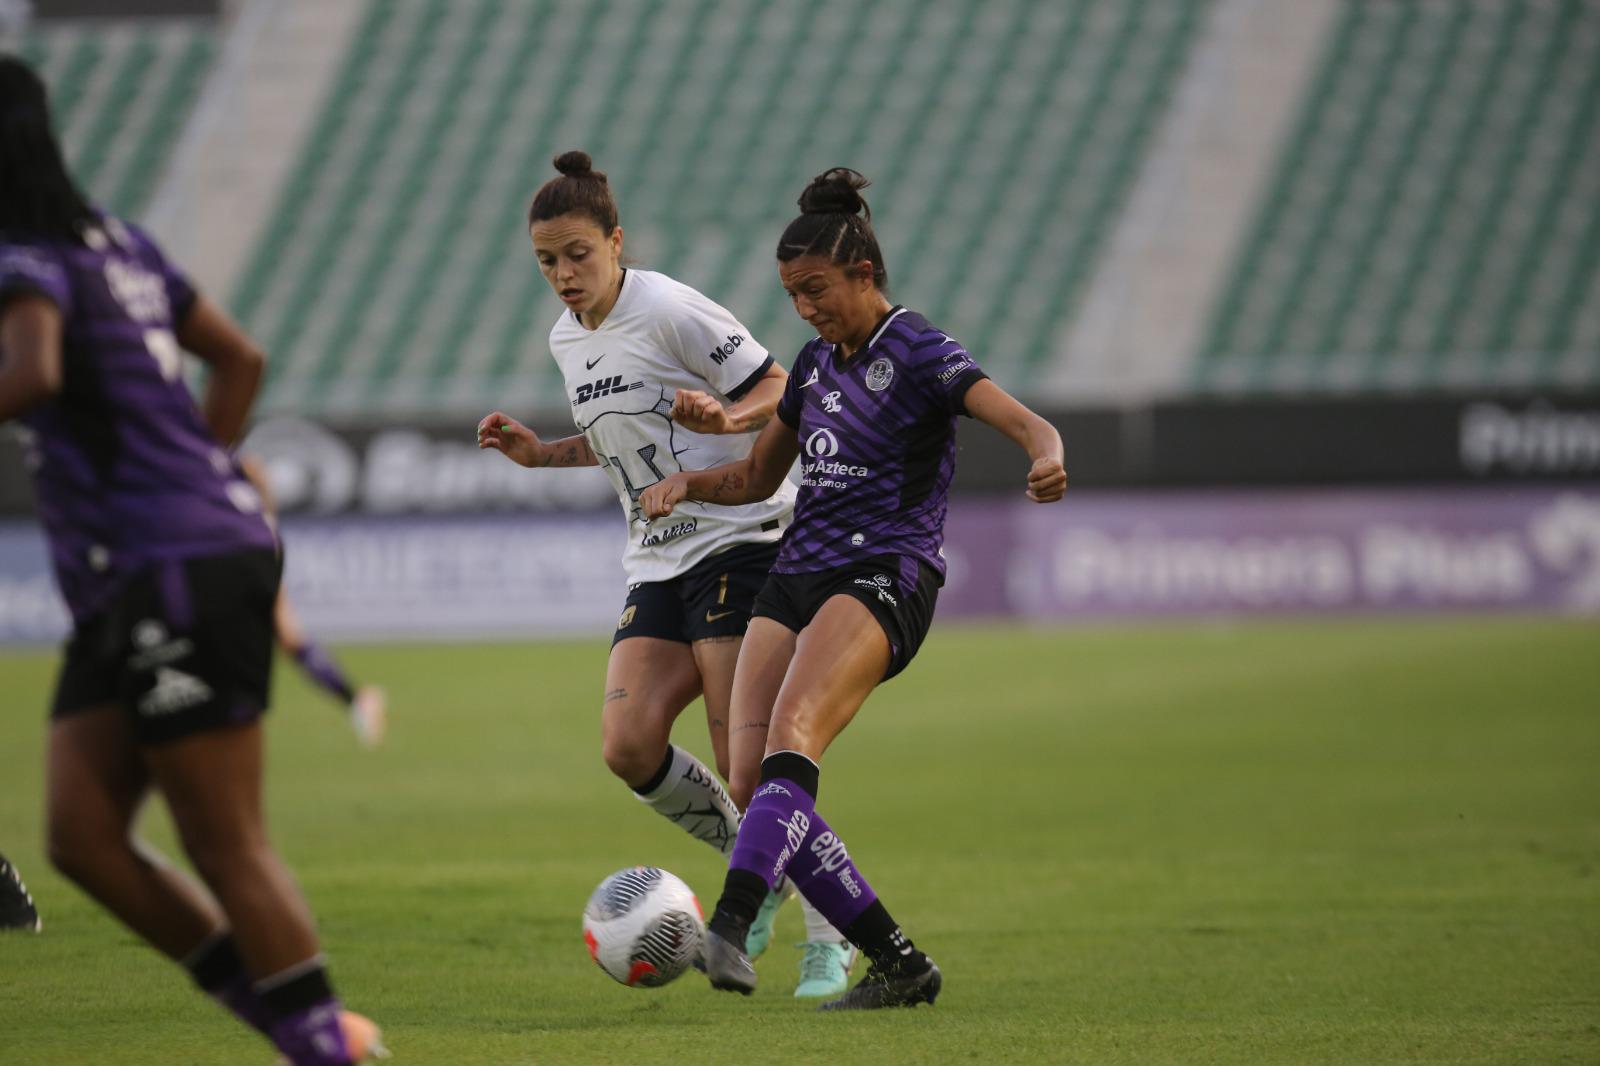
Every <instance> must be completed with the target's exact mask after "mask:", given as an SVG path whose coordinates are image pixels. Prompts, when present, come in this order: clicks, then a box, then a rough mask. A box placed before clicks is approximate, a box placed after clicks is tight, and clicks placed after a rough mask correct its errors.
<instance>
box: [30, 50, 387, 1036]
mask: <svg viewBox="0 0 1600 1066" xmlns="http://www.w3.org/2000/svg"><path fill="white" fill-rule="evenodd" d="M183 350H187V351H191V352H193V353H195V354H196V355H198V356H200V357H201V358H202V359H204V360H205V361H206V362H207V363H209V364H210V369H211V378H210V384H209V386H208V389H207V392H206V395H205V398H204V402H203V404H202V405H201V406H200V407H198V408H197V407H196V405H195V402H194V399H193V397H192V396H191V395H190V394H189V391H188V388H187V386H186V385H185V384H184V382H183V377H182V373H181V371H182V366H181V352H182V351H183ZM262 363H263V357H262V355H261V353H260V351H259V350H258V349H257V348H256V347H255V346H254V345H253V344H251V342H250V341H249V339H248V338H247V337H245V336H244V334H243V333H241V332H240V331H239V329H238V327H237V326H235V325H234V324H233V323H232V322H231V321H230V320H229V319H228V317H227V316H226V315H225V314H224V313H223V312H222V311H221V310H220V309H219V308H218V307H217V306H216V305H215V304H213V303H212V302H210V301H209V300H207V299H206V298H205V297H204V296H202V295H200V294H198V293H196V292H195V290H194V289H193V288H192V287H191V286H190V284H189V283H188V281H187V280H186V279H185V278H184V276H183V275H182V274H181V273H179V272H178V270H177V269H175V268H174V267H173V266H172V265H171V264H170V263H168V262H167V260H166V259H165V257H164V256H163V255H162V254H161V252H160V250H159V249H158V248H157V247H156V246H155V244H154V243H153V242H152V241H151V240H150V238H149V237H147V236H145V235H144V234H143V233H141V232H140V231H138V230H137V229H135V228H134V227H132V226H130V225H127V224H126V223H124V222H122V221H120V220H118V219H116V218H112V217H110V216H108V215H104V214H101V213H100V212H97V211H95V210H94V209H92V208H91V207H90V206H89V204H88V202H87V201H86V200H85V199H84V197H83V195H82V194H81V193H80V192H79V191H78V189H77V187H76V186H75V184H74V183H73V181H72V178H71V176H70V175H69V174H68V173H67V170H66V167H65V164H64V163H63V162H62V157H61V152H60V148H59V146H58V145H57V143H56V140H55V136H54V134H53V133H52V131H51V129H50V117H49V108H48V105H47V103H46V99H45V90H44V86H43V84H42V83H41V82H40V81H39V79H38V77H37V76H36V75H35V74H34V73H33V72H32V71H31V70H30V69H29V68H28V67H27V66H26V65H25V64H23V63H21V62H20V61H18V60H16V59H13V58H10V57H6V56H0V422H5V421H8V420H11V419H20V420H21V422H22V424H23V426H24V428H25V434H26V437H27V439H28V441H29V450H30V452H31V456H30V459H29V466H30V470H31V472H32V474H33V477H34V488H35V493H36V497H37V501H38V508H39V513H40V516H41V519H42V521H43V524H44V528H45V534H46V537H47V539H48V540H49V544H50V552H51V559H52V563H53V565H54V568H55V572H56V577H57V581H58V583H59V585H60V587H61V591H62V594H63V596H64V597H65V598H66V600H67V605H68V607H69V609H70V611H71V614H72V622H73V628H72V634H71V636H70V638H69V639H68V641H67V645H66V649H65V655H64V661H63V663H62V667H61V673H60V677H59V679H58V682H57V686H56V694H55V699H54V703H53V706H52V710H51V726H50V737H49V751H48V755H47V760H48V765H47V785H46V788H47V796H46V807H47V821H48V838H49V839H48V845H49V852H50V858H51V860H52V861H53V862H54V863H55V865H56V866H57V867H58V868H59V869H60V870H61V872H62V873H63V874H65V875H66V876H67V877H68V878H70V879H71V880H72V881H74V882H76V883H77V884H78V886H79V887H80V888H82V889H83V890H84V891H85V892H87V893H88V894H89V895H91V896H93V897H94V898H95V899H96V900H97V901H99V902H100V903H101V904H102V905H103V906H105V907H106V909H108V910H109V911H111V912H112V913H113V914H114V915H116V916H117V917H118V918H119V919H121V920H122V921H123V922H125V923H126V924H127V925H128V926H129V927H130V928H131V929H133V930H134V931H135V932H136V933H138V934H139V935H140V936H142V937H143V938H144V939H146V940H147V941H149V942H150V943H151V944H152V945H153V946H154V947H155V948H156V949H157V950H159V951H161V952H162V953H164V954H166V955H167V956H168V957H170V958H172V959H174V960H175V961H178V962H181V963H182V964H183V965H184V966H185V967H186V968H187V969H188V970H189V972H190V973H191V975H192V976H193V977H194V979H195V981H196V982H197V983H198V984H199V985H200V987H201V988H202V989H204V990H205V991H206V992H207V993H209V994H210V995H211V996H213V997H214V998H215V999H217V1000H218V1001H219V1002H220V1003H222V1004H223V1005H224V1006H225V1007H227V1008H228V1009H229V1010H231V1011H233V1013H234V1014H235V1015H237V1016H238V1017H239V1018H240V1019H241V1020H242V1021H244V1022H245V1023H247V1024H249V1025H251V1026H253V1027H255V1028H256V1029H258V1030H260V1031H261V1032H262V1033H263V1034H265V1035H266V1036H267V1037H268V1039H270V1040H271V1041H272V1042H273V1043H274V1044H275V1045H276V1046H277V1048H278V1049H279V1050H280V1051H281V1052H283V1053H284V1055H286V1056H287V1057H288V1059H289V1060H290V1061H291V1062H292V1063H293V1064H294V1066H330V1064H345V1063H352V1062H356V1061H359V1060H361V1059H362V1058H363V1057H365V1056H366V1055H367V1054H368V1053H369V1052H374V1051H376V1050H379V1045H378V1044H377V1030H376V1027H375V1026H373V1025H372V1023H371V1022H370V1021H368V1020H366V1019H365V1018H362V1017H361V1016H359V1015H355V1014H351V1013H349V1012H344V1011H342V1010H341V1009H340V1005H339V1000H338V999H337V998H336V997H335V996H334V994H333V991H332V988H331V987H330V985H329V983H328V978H327V974H326V972H325V970H324V967H323V961H322V956H321V954H320V952H319V948H318V944H317V937H316V932H315V930H314V929H313V927H312V921H311V915H310V913H309V911H308V910H307V908H306V904H305V900H304V899H303V898H302V897H301V895H300V892H299V889H298V888H297V887H296V886H295V883H294V881H293V879H292V877H291V876H290V874H289V871H288V869H287V868H286V867H285V866H284V865H283V862H282V861H281V860H280V859H279V858H278V856H277V854H276V852H275V851H274V850H273V848H272V846H271V844H270V843H268V841H267V836H266V829H265V825H264V823H263V820H262V814H261V760H262V736H261V723H260V718H261V715H262V714H263V713H264V712H265V710H266V706H267V689H268V680H269V668H270V665H271V656H272V603H273V597H274V594H275V593H276V591H277V587H278V571H279V561H278V555H277V543H276V539H275V538H274V536H273V533H272V530H271V529H270V528H269V527H268V525H267V523H266V521H265V520H264V519H263V517H262V515H261V507H260V500H259V498H258V497H257V495H256V493H255V490H254V489H252V488H251V487H250V485H249V483H248V482H247V481H246V480H245V479H244V477H243V476H242V474H241V473H240V470H239V468H238V465H237V464H236V463H235V461H234V460H233V458H232V457H231V456H230V455H229V454H228V452H227V451H226V450H225V448H224V444H227V443H231V442H233V441H234V440H236V439H237V438H238V436H239V432H240V429H241V428H242V426H243V424H244V421H245V417H246V415H247V413H248V412H249V409H250V402H251V399H252V398H253V397H254V394H255V391H256V387H257V385H258V383H259V382H260V379H261V372H262ZM152 789H155V790H157V791H159V792H160V793H161V794H162V796H163V797H164V798H165V800H166V803H167V807H168V809H169V810H170V811H171V814H172V819H173V822H174V823H175V824H176V826H177V829H178V834H179V837H180V839H181V840H182V842H183V847H184V850H185V851H186V852H187V853H188V855H189V858H190V859H191V860H192V861H193V863H194V867H195V869H196V870H197V871H198V872H199V874H200V879H201V881H203V882H204V886H203V887H202V885H201V884H198V883H196V882H195V881H193V880H191V879H190V878H188V877H186V876H185V875H183V874H181V873H180V872H178V871H177V870H176V869H174V868H173V867H171V866H170V865H168V864H167V863H166V862H165V861H164V860H163V859H162V858H161V857H160V856H159V855H157V854H156V853H155V852H154V851H153V850H151V849H150V848H149V847H148V846H146V845H145V844H144V843H143V842H141V841H139V840H138V839H137V838H136V837H135V836H134V835H133V825H134V819H135V817H136V816H137V814H138V811H139V809H140V807H141V806H142V805H143V802H144V800H145V798H146V797H147V795H148V794H149V792H150V791H151V790H152Z"/></svg>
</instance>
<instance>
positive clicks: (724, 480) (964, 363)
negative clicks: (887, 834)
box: [640, 168, 1067, 1010]
mask: <svg viewBox="0 0 1600 1066" xmlns="http://www.w3.org/2000/svg"><path fill="white" fill-rule="evenodd" d="M865 186H866V179H864V178H862V177H861V175H859V174H857V173H856V172H855V171H852V170H844V169H837V168H836V169H834V170H830V171H828V172H827V173H826V174H823V175H821V176H820V177H818V178H816V179H814V180H813V181H812V182H811V184H810V185H808V186H807V187H806V189H805V191H804V192H803V193H801V195H800V210H801V215H800V217H799V218H797V219H795V220H794V221H793V222H791V223H790V224H789V227H788V228H787V229H786V230H785V231H784V233H783V236H782V238H781V239H780V240H779V242H778V273H779V276H780V277H781V279H782V281H783V286H784V288H785V290H787V291H788V293H789V295H790V297H791V299H792V300H793V301H794V306H795V310H796V312H798V313H799V315H800V317H801V318H804V319H805V320H806V321H807V322H808V323H810V324H811V325H812V326H813V327H814V328H815V329H816V331H817V334H818V336H817V338H816V339H815V340H813V341H811V342H810V343H808V344H807V345H806V346H805V347H804V348H802V349H801V350H800V354H799V356H798V357H797V358H796V359H795V364H794V368H793V370H792V371H791V373H790V375H789V381H788V385H787V387H786V388H785V390H784V394H783V398H782V399H781V400H780V401H779V402H778V409H777V415H778V417H777V419H776V420H775V421H774V422H772V423H771V424H770V425H769V426H768V427H767V428H766V429H765V430H763V431H762V433H761V436H760V437H759V438H758V439H757V440H756V443H755V447H754V448H753V449H752V450H751V452H750V454H749V456H748V457H746V458H744V459H741V460H738V461H736V462H732V463H727V464H724V465H722V466H719V467H716V468H714V469H710V470H705V471H701V472H698V473H679V474H673V475H672V476H670V477H668V478H666V479H664V480H663V481H661V482H660V483H659V484H656V485H652V486H651V487H650V488H649V489H647V490H646V491H645V493H644V496H643V498H642V499H641V500H640V505H641V506H642V507H643V509H644V513H645V515H646V516H647V517H650V518H661V517H663V516H667V515H671V514H673V513H674V511H675V510H676V509H677V508H679V507H681V506H682V505H683V504H684V503H685V502H687V501H701V502H710V503H726V504H729V505H732V506H740V507H744V506H749V505H750V503H751V502H752V501H756V500H762V499H765V498H766V497H767V496H768V495H770V494H771V493H772V492H774V491H776V490H778V489H779V487H780V486H781V485H783V484H784V483H785V482H784V476H785V474H786V473H787V472H788V470H789V467H790V465H791V464H793V462H794V461H795V459H796V457H799V458H800V460H801V472H802V479H801V488H800V497H799V500H798V501H797V502H796V504H795V517H794V524H793V525H792V526H791V527H790V528H789V532H788V533H787V535H785V537H784V539H783V547H782V550H781V551H780V553H779V555H778V561H777V564H776V565H775V566H774V567H773V572H772V576H771V577H770V578H768V580H767V583H766V585H765V586H763V588H762V590H761V594H760V595H759V596H758V597H757V598H756V606H755V615H754V617H753V618H752V619H751V621H750V631H749V634H748V635H747V636H746V637H745V642H744V648H743V651H742V652H741V654H740V656H739V667H738V673H737V675H736V676H735V678H734V689H733V706H734V717H735V718H736V719H738V720H745V721H761V722H763V723H765V724H769V731H768V732H767V733H766V735H765V736H764V737H763V738H762V740H763V741H764V750H763V754H764V756H765V758H764V759H762V761H761V764H760V765H761V781H760V785H759V787H758V788H757V789H756V792H755V798H754V799H753V800H751V802H750V805H749V807H748V808H747V809H746V810H745V817H744V822H743V824H742V825H741V827H740V829H739V839H738V841H737V843H736V844H735V845H734V849H733V855H732V858H731V859H730V861H729V864H728V877H727V881H726V883H725V885H724V887H723V892H722V898H721V899H720V900H719V901H718V902H717V908H716V911H715V913H714V914H713V915H712V917H711V922H710V928H709V930H708V932H707V938H706V954H705V963H706V973H707V976H708V977H710V979H711V983H712V984H713V985H714V986H716V987H717V988H722V989H728V990H731V991H739V992H743V993H746V994H748V993H749V992H751V991H753V990H754V988H755V984H756V975H755V971H754V969H753V968H752V967H751V966H750V961H749V958H748V957H747V953H746V951H745V934H746V930H747V929H748V928H749V926H750V922H751V920H752V919H753V918H754V916H755V914H756V909H757V908H758V907H759V906H760V904H761V901H762V899H763V898H764V897H765V896H766V894H767V893H768V892H769V891H770V890H771V887H772V884H773V881H774V879H775V878H777V877H780V876H782V875H784V874H787V875H788V877H789V879H790V880H791V881H792V882H794V884H795V886H796V887H797V888H799V890H800V893H801V894H802V895H804V896H805V897H806V898H807V899H809V900H810V901H811V902H812V903H813V904H815V905H816V907H817V909H818V910H819V911H821V912H822V914H823V915H824V916H825V917H827V919H828V920H829V921H831V922H832V923H833V924H834V925H835V926H836V927H838V928H839V929H842V930H843V931H844V934H845V936H846V937H848V938H849V939H850V941H851V942H852V943H854V944H855V945H856V946H857V947H859V948H860V949H861V950H862V952H863V953H865V954H866V956H867V957H868V958H869V959H870V960H871V967H870V968H869V969H868V971H867V974H866V976H865V977H864V978H862V980H861V981H860V982H859V983H857V984H856V986H855V987H854V988H852V989H850V991H849V992H847V993H845V994H844V996H842V997H841V998H839V999H837V1000H833V1001H831V1002H829V1003H826V1004H824V1005H823V1009H825V1010H841V1009H842V1010H859V1009H873V1008H880V1007H900V1006H915V1005H916V1004H918V1003H932V1002H933V1001H934V998H935V997H936V996H937V995H938V994H939V988H940V984H941V981H942V977H941V974H940V972H939V968H938V967H937V966H935V965H934V964H933V960H932V959H930V958H928V957H927V956H926V955H924V954H923V953H922V952H921V951H919V950H917V948H916V946H915V945H914V944H913V943H912V942H911V939H910V938H909V937H907V936H906V935H905V934H904V933H903V932H902V931H901V929H900V927H899V926H898V925H897V924H895V921H894V919H893V918H891V917H890V916H889V912H888V911H887V910H886V909H885V908H884V905H883V904H882V903H881V902H880V901H879V900H878V898H877V895H876V893H874V892H873V890H872V887H871V886H870V885H869V884H867V881H866V878H864V877H863V876H862V875H861V872H860V870H859V869H858V868H857V867H856V865H855V863H854V861H852V859H851V858H850V854H849V852H848V851H847V850H846V849H845V846H844V843H843V841H841V840H840V839H839V837H838V836H837V835H836V834H835V833H834V832H833V830H832V829H831V828H829V826H828V823H827V822H825V821H824V820H823V819H822V817H821V816H820V815H819V814H818V813H817V809H816V796H817V782H818V777H819V774H820V770H819V763H820V761H821V759H822V753H823V752H825V751H827V749H828V745H829V744H831V743H832V742H833V740H834V738H835V737H837V736H838V735H839V733H840V732H841V731H842V730H843V729H844V728H845V726H847V725H849V724H850V720H851V719H852V718H853V717H855V714H856V711H858V710H859V709H860V708H861V705H862V703H863V702H864V701H865V700H866V698H867V696H868V695H870V694H871V692H872V690H873V689H874V688H876V687H877V686H878V684H879V683H880V682H883V681H886V680H888V679H889V678H891V677H893V676H895V675H896V674H897V673H899V672H900V671H901V670H903V669H905V667H906V664H907V663H909V662H910V661H911V657H912V656H913V655H915V654H916V651H917V648H918V647H919V646H920V645H921V644H922V640H923V637H924V636H925V635H926V634H927V632H928V627H929V625H930V624H931V622H932V621H933V608H934V601H935V598H936V597H937V595H938V591H939V587H940V585H942V584H943V583H944V569H945V566H944V555H943V543H944V520H945V511H946V504H947V500H948V495H949V488H950V478H951V476H952V475H953V474H954V472H955V452H956V440H955V425H956V416H958V415H970V416H971V417H973V418H977V419H979V420H980V421H983V422H987V423H988V424H989V425H991V426H994V427H995V428H996V429H998V430H1000V431H1001V432H1002V433H1004V434H1005V435H1006V436H1008V437H1010V438H1011V439H1012V440H1014V441H1016V443H1017V444H1018V445H1019V446H1021V447H1022V449H1023V450H1024V451H1026V452H1027V454H1028V458H1029V460H1030V461H1031V463H1032V466H1031V467H1030V469H1029V471H1028V482H1027V484H1028V489H1027V494H1028V497H1029V498H1030V499H1032V500H1036V501H1038V502H1040V503H1046V502H1050V501H1053V500H1059V499H1060V498H1061V496H1062V493H1063V492H1064V491H1065V490H1066V485H1067V476H1066V473H1065V471H1064V469H1063V467H1062V448H1061V437H1060V435H1059V434H1058V433H1057V432H1056V431H1055V429H1054V428H1053V427H1051V425H1050V424H1049V423H1048V422H1046V421H1045V420H1044V419H1042V418H1040V417H1039V416H1038V415H1036V414H1034V413H1033V412H1032V411H1030V410H1028V409H1027V408H1026V407H1024V406H1023V405H1022V404H1020V403H1018V402H1017V401H1016V400H1014V399H1012V398H1011V397H1010V396H1009V395H1007V394H1006V393H1005V392H1004V391H1003V390H1002V389H1001V388H1000V387H999V386H997V385H995V384H994V382H992V381H990V380H989V378H988V375H986V374H985V373H984V372H983V371H982V370H980V369H979V368H978V366H977V364H976V363H975V362H973V359H972V357H971V356H970V355H969V354H967V352H966V351H965V349H963V348H962V346H961V345H960V344H959V343H958V342H956V341H955V340H953V339H951V338H950V337H948V336H946V335H945V334H944V333H942V332H940V331H939V330H938V329H936V328H935V327H933V326H932V325H930V324H929V323H928V321H927V320H926V319H925V318H923V317H922V316H921V315H919V314H917V313H916V312H915V311H910V310H907V309H906V308H904V307H899V306H891V305H890V303H889V300H888V298H887V297H886V296H885V294H884V290H885V289H886V288H887V285H888V272H887V270H886V269H885V266H884V261H883V253H882V252H881V251H880V250H879V248H878V240H877V237H876V236H875V235H874V233H873V231H872V226H871V222H870V219H871V212H870V211H868V209H867V205H866V201H865V200H863V199H862V198H861V193H860V190H861V189H862V188H864V187H865ZM757 735H758V734H757V733H756V731H754V730H751V731H749V732H748V733H747V734H745V736H743V737H740V738H738V741H739V742H740V743H742V742H744V740H745V737H748V738H749V739H750V741H751V742H754V741H755V738H756V736H757ZM732 761H733V764H734V766H735V767H736V768H737V767H739V766H741V765H744V764H745V762H746V761H748V760H746V759H745V758H744V757H743V756H742V754H741V753H740V752H739V751H734V752H733V754H732Z"/></svg>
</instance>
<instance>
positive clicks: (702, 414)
mask: <svg viewBox="0 0 1600 1066" xmlns="http://www.w3.org/2000/svg"><path fill="white" fill-rule="evenodd" d="M671 416H672V420H673V421H674V422H676V423H678V425H680V426H682V427H683V428H684V429H689V430H693V431H694V432H696V433H734V432H737V431H738V430H737V427H736V426H735V425H734V424H733V419H731V418H729V417H728V409H727V408H725V407H723V406H722V403H721V402H720V401H719V400H718V399H717V398H716V397H715V396H712V395H711V394H710V393H707V392H696V391H695V390H693V389H679V390H678V391H677V394H676V395H675V396H673V398H672V411H671Z"/></svg>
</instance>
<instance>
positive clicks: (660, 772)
mask: <svg viewBox="0 0 1600 1066" xmlns="http://www.w3.org/2000/svg"><path fill="white" fill-rule="evenodd" d="M676 754H677V753H676V752H674V751H673V750H672V745H671V744H668V745H667V757H666V758H665V759H662V760H661V765H660V766H658V767H657V768H656V772H655V773H653V774H651V775H650V780H648V781H646V782H645V783H644V784H642V785H638V786H635V787H634V791H635V792H637V793H638V794H639V795H641V796H648V795H650V793H652V792H654V791H655V790H656V789H658V788H660V787H661V783H662V782H663V781H665V780H666V779H667V775H668V774H670V773H672V757H673V756H674V755H676Z"/></svg>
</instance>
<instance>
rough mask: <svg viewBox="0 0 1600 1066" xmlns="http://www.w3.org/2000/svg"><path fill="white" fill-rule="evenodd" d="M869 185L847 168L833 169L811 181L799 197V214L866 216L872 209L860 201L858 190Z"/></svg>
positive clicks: (858, 174)
mask: <svg viewBox="0 0 1600 1066" xmlns="http://www.w3.org/2000/svg"><path fill="white" fill-rule="evenodd" d="M870 184H871V182H869V181H867V179H866V178H864V177H862V176H861V174H860V173H858V172H857V171H854V170H851V169H850V168H849V167H834V168H833V169H832V170H829V171H828V172H827V173H825V174H818V175H817V176H816V177H814V178H812V179H811V184H810V185H807V186H806V187H805V191H804V192H802V193H801V194H800V213H801V214H805V215H865V216H866V217H867V218H868V219H871V218H872V209H871V208H869V207H868V206H867V201H866V200H864V199H862V196H861V190H862V189H865V188H866V187H867V186H868V185H870Z"/></svg>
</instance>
